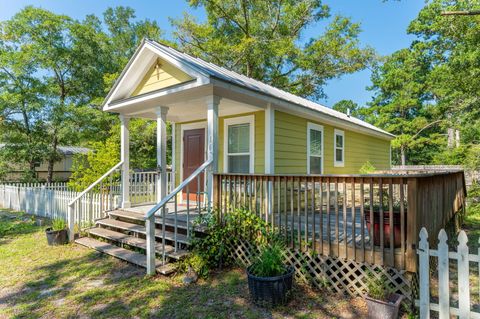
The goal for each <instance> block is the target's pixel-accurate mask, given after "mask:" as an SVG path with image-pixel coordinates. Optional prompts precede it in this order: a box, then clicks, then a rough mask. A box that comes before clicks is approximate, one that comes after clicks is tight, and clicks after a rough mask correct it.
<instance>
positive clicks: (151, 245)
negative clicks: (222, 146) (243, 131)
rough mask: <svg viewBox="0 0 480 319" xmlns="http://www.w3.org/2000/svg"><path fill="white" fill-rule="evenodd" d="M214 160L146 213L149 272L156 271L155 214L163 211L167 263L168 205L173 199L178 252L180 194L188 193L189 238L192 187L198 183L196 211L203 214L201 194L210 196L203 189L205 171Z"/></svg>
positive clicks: (174, 242) (187, 222) (186, 213)
mask: <svg viewBox="0 0 480 319" xmlns="http://www.w3.org/2000/svg"><path fill="white" fill-rule="evenodd" d="M212 162H213V160H211V159H209V160H207V161H206V162H205V163H203V164H202V165H201V166H200V167H199V168H197V169H196V170H195V171H194V172H193V173H192V174H191V175H190V176H188V177H187V178H186V179H185V180H184V181H182V182H181V183H180V185H178V186H177V187H176V188H175V189H174V190H173V191H171V192H170V193H169V194H168V195H167V196H165V197H164V198H163V199H162V200H161V201H160V202H159V203H158V204H156V205H155V206H154V207H153V208H152V209H150V210H149V211H148V212H147V213H146V214H145V228H146V237H147V273H148V274H149V275H153V274H155V272H156V249H155V246H156V245H155V216H157V213H158V212H159V211H160V212H161V224H162V228H161V230H162V232H161V234H162V264H163V265H165V263H166V250H165V248H166V247H165V245H166V244H165V240H166V222H165V221H166V217H167V216H166V212H167V205H168V204H169V203H172V201H173V207H172V208H173V212H171V211H169V214H173V218H174V220H173V222H174V225H173V245H174V251H175V252H177V249H178V241H177V235H178V217H179V216H178V213H179V211H178V195H179V194H181V192H183V191H185V193H186V207H185V211H184V212H183V213H184V214H185V217H186V225H187V238H190V214H191V209H190V207H191V206H190V187H191V184H192V183H196V197H195V198H196V205H195V208H194V209H195V211H196V212H197V213H198V215H200V214H201V195H202V194H203V195H204V196H208V194H205V193H204V192H202V191H201V187H202V186H203V183H202V182H201V181H202V178H204V177H205V172H206V171H207V169H208V168H209V167H210V165H211V164H212Z"/></svg>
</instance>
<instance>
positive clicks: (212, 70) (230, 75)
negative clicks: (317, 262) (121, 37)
mask: <svg viewBox="0 0 480 319" xmlns="http://www.w3.org/2000/svg"><path fill="white" fill-rule="evenodd" d="M145 41H146V42H148V43H149V44H151V45H153V46H154V47H156V48H158V49H159V50H161V51H163V52H165V53H167V54H169V55H170V56H172V58H174V59H176V60H177V61H180V62H182V63H185V64H187V65H188V66H190V67H192V68H194V69H196V70H198V71H199V72H200V73H203V74H206V75H208V76H210V77H214V78H217V79H220V80H223V81H226V82H229V83H233V84H236V85H238V86H241V87H244V88H247V89H250V90H253V91H256V92H259V93H263V94H266V95H269V96H272V97H275V98H278V99H281V100H284V101H287V102H290V103H293V104H296V105H299V106H302V107H305V108H307V109H311V110H314V111H317V112H319V113H322V114H325V115H328V116H331V117H334V118H337V119H339V120H342V121H346V122H350V123H353V124H356V125H358V126H362V127H365V128H368V129H370V130H373V131H376V132H379V133H382V134H385V135H387V136H389V137H394V135H393V134H391V133H388V132H387V131H384V130H382V129H380V128H378V127H376V126H374V125H372V124H370V123H367V122H365V121H362V120H360V119H357V118H355V117H352V116H348V115H347V114H344V113H342V112H338V111H335V110H333V109H331V108H329V107H327V106H324V105H321V104H319V103H316V102H313V101H310V100H307V99H305V98H302V97H299V96H296V95H294V94H291V93H288V92H286V91H283V90H281V89H278V88H276V87H273V86H271V85H268V84H265V83H263V82H260V81H258V80H255V79H252V78H249V77H247V76H245V75H242V74H239V73H236V72H233V71H230V70H228V69H225V68H223V67H220V66H218V65H215V64H213V63H210V62H207V61H204V60H202V59H200V58H197V57H193V56H191V55H188V54H186V53H183V52H180V51H178V50H176V49H174V48H172V47H170V46H167V45H164V44H161V43H158V42H156V41H153V40H149V39H146V40H145Z"/></svg>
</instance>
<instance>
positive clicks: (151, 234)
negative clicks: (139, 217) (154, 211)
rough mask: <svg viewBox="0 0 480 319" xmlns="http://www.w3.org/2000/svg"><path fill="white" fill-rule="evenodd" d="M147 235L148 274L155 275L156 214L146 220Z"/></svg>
mask: <svg viewBox="0 0 480 319" xmlns="http://www.w3.org/2000/svg"><path fill="white" fill-rule="evenodd" d="M145 231H146V237H147V274H148V275H155V273H156V269H155V215H152V216H151V217H149V218H147V220H146V221H145Z"/></svg>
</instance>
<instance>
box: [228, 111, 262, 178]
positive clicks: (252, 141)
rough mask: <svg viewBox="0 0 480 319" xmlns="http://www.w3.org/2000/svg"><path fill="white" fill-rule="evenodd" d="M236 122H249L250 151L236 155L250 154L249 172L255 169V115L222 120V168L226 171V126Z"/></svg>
mask: <svg viewBox="0 0 480 319" xmlns="http://www.w3.org/2000/svg"><path fill="white" fill-rule="evenodd" d="M236 124H250V141H249V142H250V152H249V153H242V154H237V155H247V154H248V155H250V168H249V169H250V172H249V173H250V174H253V173H254V171H255V116H254V115H247V116H239V117H232V118H227V119H225V120H224V121H223V170H224V172H225V173H228V126H229V125H236Z"/></svg>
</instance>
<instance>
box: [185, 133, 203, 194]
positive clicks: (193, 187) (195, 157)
mask: <svg viewBox="0 0 480 319" xmlns="http://www.w3.org/2000/svg"><path fill="white" fill-rule="evenodd" d="M204 161H205V129H203V128H201V129H194V130H186V131H183V179H186V178H187V177H189V176H190V175H191V174H192V173H193V172H194V171H195V170H196V169H197V168H199V167H200V166H201V165H202V164H203V163H204ZM198 184H199V182H198V180H197V179H195V180H193V181H192V182H190V184H189V185H188V190H189V192H190V200H193V201H197V199H200V200H202V197H203V196H200V198H197V194H199V193H202V192H203V186H204V174H201V175H200V188H198ZM186 196H187V190H186V189H184V193H183V198H184V199H186Z"/></svg>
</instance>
